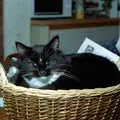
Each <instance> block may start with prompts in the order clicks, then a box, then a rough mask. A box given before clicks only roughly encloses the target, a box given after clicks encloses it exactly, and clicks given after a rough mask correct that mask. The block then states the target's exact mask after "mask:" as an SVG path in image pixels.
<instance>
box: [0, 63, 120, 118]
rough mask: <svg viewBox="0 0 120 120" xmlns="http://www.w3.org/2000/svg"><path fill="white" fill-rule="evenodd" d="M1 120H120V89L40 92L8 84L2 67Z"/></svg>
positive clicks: (0, 85) (118, 87)
mask: <svg viewBox="0 0 120 120" xmlns="http://www.w3.org/2000/svg"><path fill="white" fill-rule="evenodd" d="M0 97H1V98H3V100H4V106H3V108H0V119H1V117H2V116H3V118H2V119H4V120H120V86H119V85H117V86H112V87H108V88H97V89H90V90H88V89H84V90H57V91H54V90H38V89H31V88H30V89H27V88H23V87H17V86H15V85H13V84H10V83H8V80H7V78H6V75H5V72H4V69H3V67H2V65H1V64H0Z"/></svg>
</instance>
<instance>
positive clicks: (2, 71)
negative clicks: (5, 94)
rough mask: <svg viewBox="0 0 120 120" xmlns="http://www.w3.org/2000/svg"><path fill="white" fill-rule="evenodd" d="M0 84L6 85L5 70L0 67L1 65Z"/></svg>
mask: <svg viewBox="0 0 120 120" xmlns="http://www.w3.org/2000/svg"><path fill="white" fill-rule="evenodd" d="M0 82H3V83H8V79H7V76H6V72H5V69H4V67H3V65H2V63H0Z"/></svg>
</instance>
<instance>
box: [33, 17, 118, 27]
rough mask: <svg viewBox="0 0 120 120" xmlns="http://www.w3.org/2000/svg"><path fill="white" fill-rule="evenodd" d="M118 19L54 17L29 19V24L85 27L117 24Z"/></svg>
mask: <svg viewBox="0 0 120 120" xmlns="http://www.w3.org/2000/svg"><path fill="white" fill-rule="evenodd" d="M119 24H120V19H119V18H113V19H109V18H106V19H85V20H75V19H56V20H31V25H40V26H49V28H50V29H71V28H87V27H99V26H113V25H119Z"/></svg>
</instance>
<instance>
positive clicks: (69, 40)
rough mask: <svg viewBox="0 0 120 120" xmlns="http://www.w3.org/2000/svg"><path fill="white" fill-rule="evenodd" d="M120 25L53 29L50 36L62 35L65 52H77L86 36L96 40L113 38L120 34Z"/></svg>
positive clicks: (61, 45) (62, 47) (62, 46)
mask: <svg viewBox="0 0 120 120" xmlns="http://www.w3.org/2000/svg"><path fill="white" fill-rule="evenodd" d="M119 27H120V26H110V27H94V28H82V29H71V30H66V29H65V30H51V32H50V37H51V38H52V37H53V36H54V35H56V34H57V35H60V40H61V41H60V47H61V49H62V50H63V51H64V52H65V53H71V52H76V51H77V50H78V48H79V47H80V44H81V43H82V42H83V41H84V39H85V37H88V38H90V39H91V40H94V41H96V42H97V41H104V40H112V39H114V38H116V37H118V36H119V34H120V30H119Z"/></svg>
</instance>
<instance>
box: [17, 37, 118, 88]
mask: <svg viewBox="0 0 120 120" xmlns="http://www.w3.org/2000/svg"><path fill="white" fill-rule="evenodd" d="M16 47H17V50H18V52H19V53H20V54H22V55H24V56H26V58H27V59H29V60H30V62H31V63H32V64H36V66H37V70H36V71H37V72H35V74H34V75H38V76H46V78H47V77H49V76H50V75H51V74H52V73H54V72H57V73H60V72H63V73H64V74H63V75H62V76H60V77H59V78H58V79H57V80H56V81H55V82H53V83H52V84H47V85H45V86H43V87H40V88H41V89H42V88H43V89H85V88H99V87H108V86H113V85H117V84H119V83H120V73H119V71H118V68H117V67H116V65H115V64H114V63H112V62H111V61H109V60H108V59H107V58H104V57H101V56H98V55H94V54H91V53H82V54H70V55H64V54H63V53H62V52H61V51H60V50H59V37H58V36H56V37H54V38H53V39H52V40H51V41H50V42H49V43H48V44H47V45H45V46H42V47H41V46H39V47H40V50H38V51H37V50H36V49H35V46H34V47H28V46H26V45H24V44H22V43H20V42H16ZM23 63H24V62H22V63H21V64H23ZM21 66H22V65H21ZM25 66H26V65H24V66H23V68H21V69H20V70H21V71H22V70H24V69H25V68H24V67H25ZM27 67H28V65H27ZM29 67H33V66H32V65H31V66H29ZM29 67H28V69H29ZM28 69H26V71H25V72H26V73H28V72H29V70H28ZM20 75H21V74H20ZM19 78H21V77H19ZM20 81H22V82H20ZM18 83H19V84H18ZM23 83H25V82H24V79H22V78H21V80H20V79H19V80H18V81H17V85H22V86H25V87H29V85H27V84H24V85H23Z"/></svg>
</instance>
